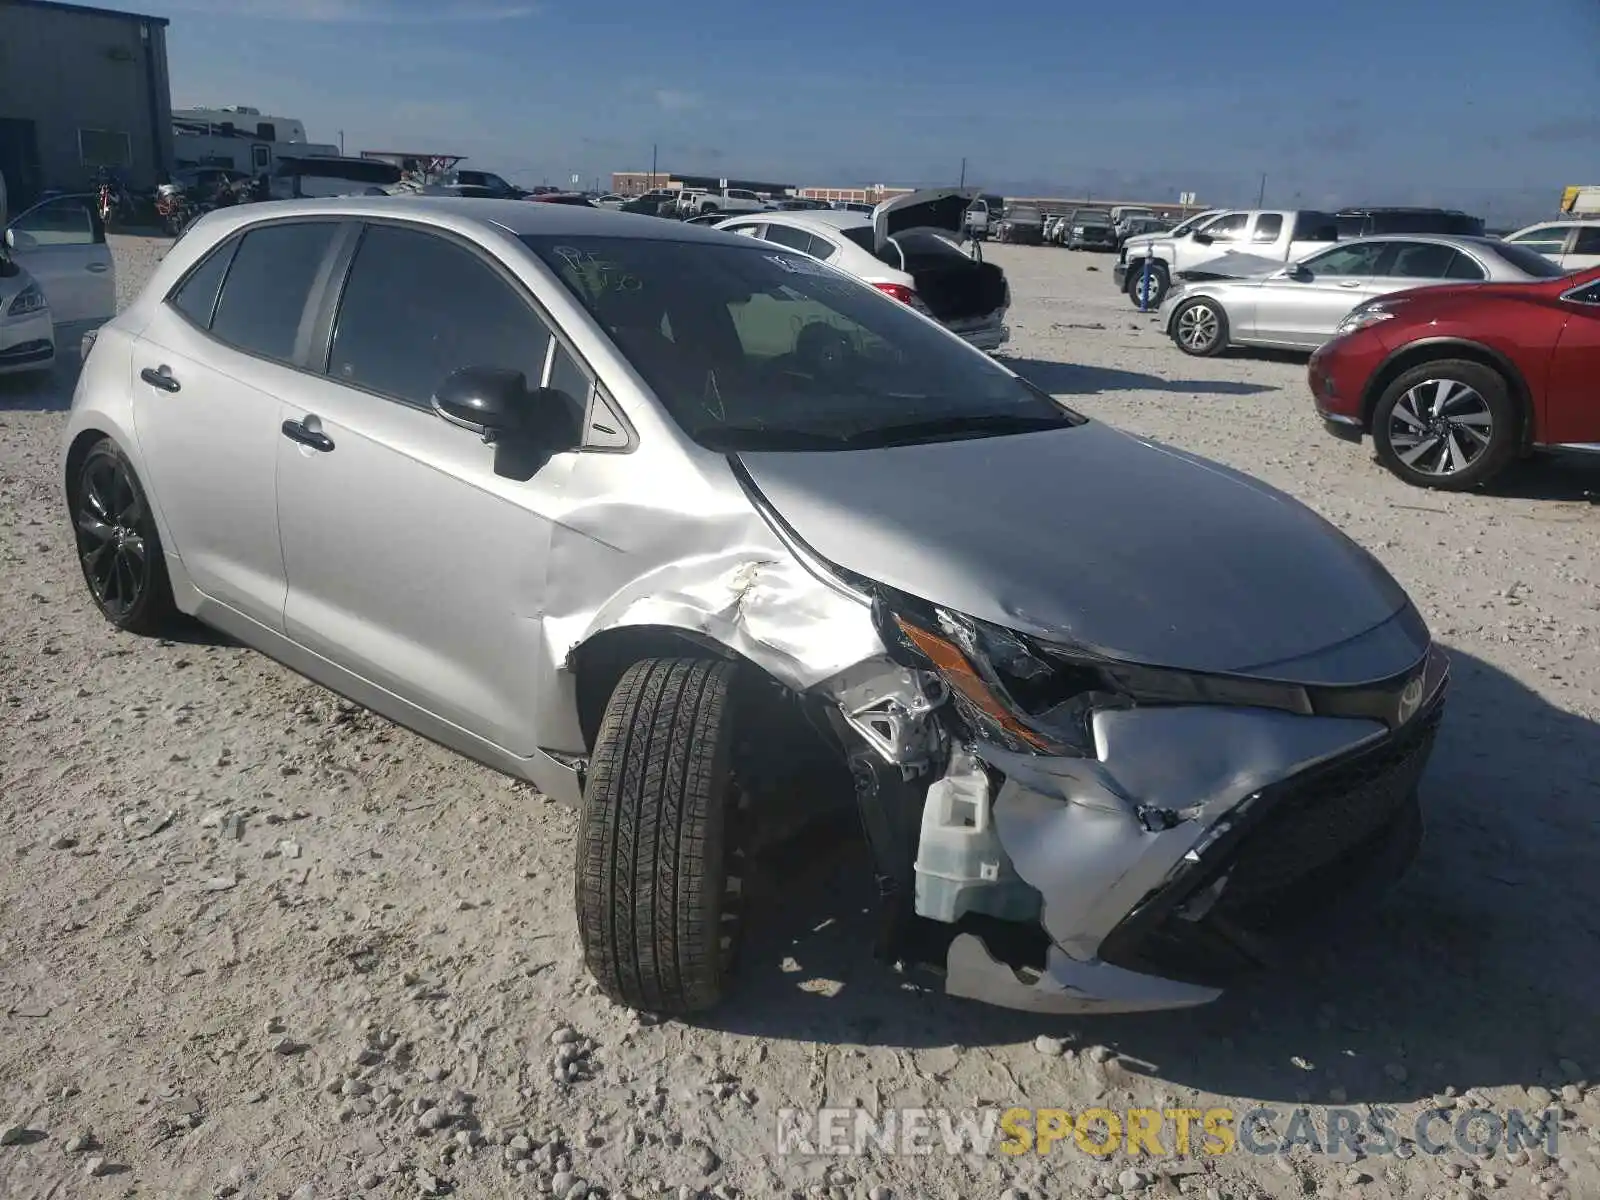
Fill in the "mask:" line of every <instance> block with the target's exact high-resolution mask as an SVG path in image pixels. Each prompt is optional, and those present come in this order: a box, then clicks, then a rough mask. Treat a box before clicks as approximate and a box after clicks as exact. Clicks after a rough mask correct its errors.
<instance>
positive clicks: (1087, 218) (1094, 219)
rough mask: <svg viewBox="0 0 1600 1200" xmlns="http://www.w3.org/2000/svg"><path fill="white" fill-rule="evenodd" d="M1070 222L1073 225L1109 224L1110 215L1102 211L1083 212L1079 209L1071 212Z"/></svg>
mask: <svg viewBox="0 0 1600 1200" xmlns="http://www.w3.org/2000/svg"><path fill="white" fill-rule="evenodd" d="M1072 223H1073V224H1074V225H1109V224H1111V216H1110V214H1108V213H1103V212H1085V211H1082V210H1080V211H1078V212H1075V213H1073V214H1072Z"/></svg>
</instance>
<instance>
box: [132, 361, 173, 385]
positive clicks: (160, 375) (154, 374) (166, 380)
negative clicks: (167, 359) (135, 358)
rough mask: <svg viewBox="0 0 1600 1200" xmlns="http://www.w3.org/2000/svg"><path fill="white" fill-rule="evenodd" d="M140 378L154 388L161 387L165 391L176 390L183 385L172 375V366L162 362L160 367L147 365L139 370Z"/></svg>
mask: <svg viewBox="0 0 1600 1200" xmlns="http://www.w3.org/2000/svg"><path fill="white" fill-rule="evenodd" d="M139 378H140V379H142V380H144V381H145V382H146V383H148V384H149V385H150V386H151V387H153V388H160V389H161V390H162V391H163V392H175V391H177V390H178V388H179V387H180V386H181V385H180V384H179V383H178V381H177V380H176V379H174V378H173V377H172V368H171V367H169V366H167V364H166V363H162V364H161V365H160V366H159V367H146V368H145V369H144V370H142V371H140V372H139Z"/></svg>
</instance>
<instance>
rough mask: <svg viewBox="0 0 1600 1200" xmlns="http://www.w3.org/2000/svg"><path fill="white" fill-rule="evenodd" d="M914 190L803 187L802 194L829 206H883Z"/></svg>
mask: <svg viewBox="0 0 1600 1200" xmlns="http://www.w3.org/2000/svg"><path fill="white" fill-rule="evenodd" d="M913 190H914V189H913V188H901V187H884V186H883V184H881V183H878V184H874V185H873V186H872V187H857V188H850V187H846V188H836V187H803V188H801V189H800V194H801V195H802V196H804V197H805V198H806V199H807V200H825V201H827V202H828V203H829V204H837V203H840V202H843V203H846V204H882V203H883V202H884V201H885V200H892V199H893V198H894V197H896V196H907V195H910V194H911V192H912V191H913Z"/></svg>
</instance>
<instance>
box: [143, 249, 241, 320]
mask: <svg viewBox="0 0 1600 1200" xmlns="http://www.w3.org/2000/svg"><path fill="white" fill-rule="evenodd" d="M242 241H244V238H243V237H241V236H240V235H239V234H237V233H230V234H229V235H228V236H227V237H225V238H223V239H222V241H220V242H218V243H217V244H216V245H215V246H213V247H211V249H209V250H207V251H206V252H205V253H204V254H202V255H201V256H200V257H199V258H197V259H195V260H194V262H192V263H190V264H189V269H188V270H186V271H185V272H184V273H183V274H182V275H180V276H178V282H176V283H174V284H173V285H172V286H171V287H170V288H168V289H167V294H166V295H165V296H163V297H162V298H161V303H162V304H164V305H166V307H167V308H169V309H171V310H172V311H173V312H174V313H175V314H176V315H177V316H178V318H179V319H180V320H182V321H183V322H184V323H185V324H187V325H188V326H189V327H190V328H191V329H194V330H197V331H198V332H200V333H203V334H205V335H206V336H207V337H210V336H211V322H212V321H214V320H215V319H216V316H217V302H218V301H219V300H221V299H222V289H223V288H225V287H227V286H228V272H229V271H231V270H233V256H234V255H235V254H236V253H238V251H239V243H240V242H242ZM224 253H226V254H227V257H228V261H227V263H226V264H225V265H224V266H223V268H222V278H221V279H220V280H218V281H217V290H216V293H215V294H214V295H213V296H212V297H211V308H210V310H209V311H208V312H207V313H206V323H205V324H204V325H202V324H200V323H199V322H198V321H196V320H195V319H194V318H193V317H191V316H190V315H189V314H188V313H186V312H184V311H183V309H181V308H179V307H178V294H179V293H180V292H182V291H183V289H184V288H186V287H188V286H189V281H190V280H191V279H193V278H194V277H195V276H196V275H198V274H199V273H200V270H201V268H203V267H204V266H205V265H206V264H207V263H209V262H210V261H211V260H212V259H214V258H216V257H217V256H218V255H220V254H224ZM216 340H217V341H218V342H222V339H221V338H217V339H216ZM222 344H223V345H227V344H228V343H226V342H222Z"/></svg>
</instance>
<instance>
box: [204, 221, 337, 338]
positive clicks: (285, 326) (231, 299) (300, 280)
mask: <svg viewBox="0 0 1600 1200" xmlns="http://www.w3.org/2000/svg"><path fill="white" fill-rule="evenodd" d="M337 229H338V226H337V225H336V224H334V223H333V222H331V221H292V222H283V223H280V224H275V225H266V226H263V227H261V228H259V229H252V230H250V232H248V233H246V234H245V235H244V238H243V239H242V240H241V241H240V243H239V248H238V249H237V250H236V251H234V254H233V265H232V266H230V267H229V268H228V276H227V279H226V280H225V281H224V282H223V285H222V294H221V295H220V296H219V297H217V305H216V315H215V316H214V317H212V319H211V332H212V334H213V335H215V336H216V337H219V338H221V339H222V340H223V341H225V342H227V343H228V344H229V345H230V346H234V347H236V348H237V349H240V350H244V351H247V352H248V353H251V354H259V355H261V356H262V357H263V358H271V359H276V360H278V361H279V362H292V361H293V359H294V347H295V336H296V334H298V333H299V331H300V316H301V313H303V312H304V311H305V307H306V300H307V298H308V297H309V296H310V295H311V285H312V283H313V281H314V280H315V279H316V277H317V269H318V268H319V267H321V265H322V260H323V258H324V256H326V254H327V253H328V247H329V245H330V244H331V243H332V241H333V235H334V231H335V230H337Z"/></svg>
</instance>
